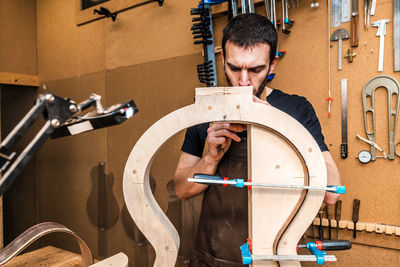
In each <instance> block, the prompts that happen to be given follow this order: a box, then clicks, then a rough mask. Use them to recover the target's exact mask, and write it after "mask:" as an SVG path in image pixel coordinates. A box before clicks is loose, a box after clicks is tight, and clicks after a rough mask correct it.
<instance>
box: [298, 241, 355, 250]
mask: <svg viewBox="0 0 400 267" xmlns="http://www.w3.org/2000/svg"><path fill="white" fill-rule="evenodd" d="M310 243H313V242H310ZM315 244H316V245H317V248H318V249H319V250H347V249H351V242H350V241H349V240H325V241H315ZM297 248H307V245H306V244H304V245H297Z"/></svg>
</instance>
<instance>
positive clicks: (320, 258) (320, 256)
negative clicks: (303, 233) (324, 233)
mask: <svg viewBox="0 0 400 267" xmlns="http://www.w3.org/2000/svg"><path fill="white" fill-rule="evenodd" d="M307 249H308V250H309V251H310V252H311V253H312V254H313V255H314V256H315V257H316V258H317V264H318V265H322V264H324V263H325V255H326V252H325V251H321V250H319V249H318V248H317V244H315V243H314V242H308V243H307Z"/></svg>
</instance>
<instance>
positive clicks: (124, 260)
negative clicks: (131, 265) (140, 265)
mask: <svg viewBox="0 0 400 267" xmlns="http://www.w3.org/2000/svg"><path fill="white" fill-rule="evenodd" d="M90 267H128V256H126V255H125V254H124V253H122V252H120V253H118V254H115V255H114V256H111V257H109V258H107V259H105V260H102V261H100V262H98V263H96V264H93V265H90Z"/></svg>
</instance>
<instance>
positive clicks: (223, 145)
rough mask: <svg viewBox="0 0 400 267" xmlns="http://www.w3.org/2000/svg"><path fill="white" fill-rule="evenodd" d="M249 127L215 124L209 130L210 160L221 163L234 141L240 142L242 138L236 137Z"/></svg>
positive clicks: (235, 124)
mask: <svg viewBox="0 0 400 267" xmlns="http://www.w3.org/2000/svg"><path fill="white" fill-rule="evenodd" d="M246 129H247V127H246V125H245V124H240V123H226V122H214V123H212V124H211V126H210V127H209V128H208V130H207V134H208V153H207V156H206V157H208V158H209V160H211V161H213V162H217V163H218V162H219V161H220V160H221V158H222V157H223V156H224V154H225V152H226V151H228V149H229V147H230V145H231V142H232V140H234V141H236V142H240V137H239V136H237V135H236V133H238V132H243V131H244V130H246Z"/></svg>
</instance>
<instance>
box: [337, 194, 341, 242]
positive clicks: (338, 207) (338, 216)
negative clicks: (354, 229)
mask: <svg viewBox="0 0 400 267" xmlns="http://www.w3.org/2000/svg"><path fill="white" fill-rule="evenodd" d="M341 216H342V200H338V201H337V202H336V206H335V220H336V239H339V222H340V219H341Z"/></svg>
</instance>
